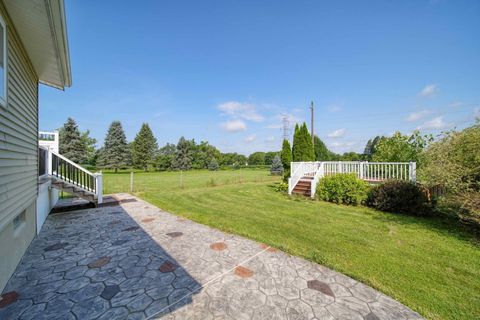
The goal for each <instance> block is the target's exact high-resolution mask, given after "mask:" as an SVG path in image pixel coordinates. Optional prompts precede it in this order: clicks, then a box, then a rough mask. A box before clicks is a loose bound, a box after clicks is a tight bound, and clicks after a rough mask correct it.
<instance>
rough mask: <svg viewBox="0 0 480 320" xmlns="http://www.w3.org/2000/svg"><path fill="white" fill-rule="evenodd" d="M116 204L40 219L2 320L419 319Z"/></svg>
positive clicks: (310, 266)
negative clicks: (41, 226) (43, 220)
mask: <svg viewBox="0 0 480 320" xmlns="http://www.w3.org/2000/svg"><path fill="white" fill-rule="evenodd" d="M115 198H116V199H118V203H119V204H118V205H112V206H105V207H101V208H91V209H84V210H78V211H73V212H69V213H61V214H53V215H50V216H49V217H48V219H47V221H46V222H45V224H44V227H43V228H42V230H41V232H40V234H39V235H38V236H37V237H36V238H35V239H34V241H33V242H32V244H31V245H30V247H29V248H28V250H27V253H26V254H25V256H24V257H23V258H22V260H21V262H20V264H19V265H18V267H17V269H16V271H15V273H14V275H13V276H12V278H11V279H10V281H9V282H8V283H7V286H6V287H5V289H4V292H3V293H4V294H5V295H6V296H7V299H10V300H9V301H8V302H5V301H6V300H5V301H4V302H3V303H1V301H2V300H0V303H1V306H0V319H53V318H55V319H56V318H61V319H146V318H149V319H365V320H366V319H368V320H374V319H421V316H420V315H419V314H417V313H415V312H414V311H412V310H410V309H409V308H407V307H405V306H404V305H402V304H400V303H399V302H397V301H395V300H394V299H392V298H389V297H388V296H386V295H384V294H382V293H380V292H378V291H376V290H374V289H372V288H370V287H368V286H366V285H364V284H362V283H360V282H358V281H355V280H353V279H351V278H349V277H347V276H345V275H343V274H341V273H338V272H335V271H332V270H330V269H328V268H326V267H324V266H321V265H318V264H315V263H312V262H310V261H306V260H304V259H301V258H298V257H293V256H290V255H288V254H286V253H284V252H282V251H280V250H277V249H274V248H271V247H269V246H268V245H265V244H260V243H257V242H254V241H251V240H248V239H245V238H242V237H238V236H234V235H230V234H226V233H223V232H221V231H219V230H216V229H213V228H209V227H207V226H204V225H200V224H197V223H195V222H192V221H190V220H187V219H183V218H178V217H176V216H174V215H171V214H169V213H167V212H165V211H162V210H160V209H158V208H156V207H154V206H153V205H150V204H148V203H147V202H145V201H143V200H140V199H137V198H135V197H133V196H131V195H128V194H118V195H115ZM134 227H137V228H135V229H132V228H134ZM126 229H130V230H131V231H130V232H129V231H124V230H126ZM218 243H223V244H224V245H225V248H223V249H222V250H216V249H213V248H212V247H211V246H212V245H213V244H218ZM214 247H216V246H214ZM47 248H48V249H50V250H46V249H47ZM319 249H321V248H319ZM10 292H15V293H16V295H13V294H11V293H10ZM13 296H15V297H13Z"/></svg>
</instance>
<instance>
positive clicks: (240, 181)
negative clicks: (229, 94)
mask: <svg viewBox="0 0 480 320" xmlns="http://www.w3.org/2000/svg"><path fill="white" fill-rule="evenodd" d="M104 180H105V189H106V190H105V191H106V193H114V192H128V191H129V188H130V182H129V175H128V174H105V178H104ZM278 180H279V178H276V177H271V176H269V175H268V173H267V172H266V171H263V170H238V171H218V172H208V171H190V172H187V173H183V188H181V187H180V173H178V172H165V173H136V174H135V185H134V188H135V194H136V195H138V196H139V197H141V198H143V199H145V200H147V201H149V202H151V203H152V204H155V205H156V206H158V207H160V208H162V209H164V210H167V211H169V212H172V213H174V214H177V215H181V216H184V217H187V218H189V219H191V220H194V221H197V222H200V223H203V224H206V225H209V226H212V227H215V228H218V229H221V230H224V231H226V232H231V233H236V234H239V235H242V236H245V237H248V238H251V239H254V240H257V241H260V242H264V243H267V244H269V245H271V246H275V247H277V248H280V249H281V250H284V251H286V252H288V253H291V254H294V255H297V256H302V257H305V258H307V259H310V260H312V261H315V262H318V263H320V264H323V265H326V266H329V267H331V268H333V269H335V270H337V271H340V272H343V273H345V274H347V275H349V276H351V277H353V278H355V279H358V280H360V281H362V282H364V283H366V284H369V285H371V286H372V287H374V288H376V289H378V290H380V291H382V292H384V293H386V294H387V295H390V296H392V297H394V298H396V299H397V300H399V301H401V302H402V303H404V304H405V305H407V306H409V307H410V308H412V309H414V310H416V311H417V312H419V313H420V314H422V315H423V316H425V317H427V318H431V319H479V318H480V247H479V245H478V242H475V240H474V239H473V238H472V237H471V236H469V235H468V234H467V233H464V232H462V231H461V229H459V228H458V227H456V226H455V224H453V223H452V222H448V221H445V220H441V219H438V218H417V217H408V216H402V215H395V214H389V213H383V212H377V211H374V210H370V209H367V208H363V207H346V206H339V205H334V204H330V203H325V202H319V201H310V200H308V199H303V198H301V199H300V198H289V197H288V196H285V195H282V194H280V193H277V192H275V191H274V190H273V188H272V184H274V182H275V181H278Z"/></svg>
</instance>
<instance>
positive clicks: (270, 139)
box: [265, 136, 275, 142]
mask: <svg viewBox="0 0 480 320" xmlns="http://www.w3.org/2000/svg"><path fill="white" fill-rule="evenodd" d="M265 141H267V142H273V141H275V137H274V136H270V137H267V139H265Z"/></svg>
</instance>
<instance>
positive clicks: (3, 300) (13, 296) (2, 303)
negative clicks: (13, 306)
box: [0, 291, 18, 309]
mask: <svg viewBox="0 0 480 320" xmlns="http://www.w3.org/2000/svg"><path fill="white" fill-rule="evenodd" d="M17 298H18V293H17V292H16V291H10V292H6V293H4V294H2V295H1V296H0V309H1V308H3V307H6V306H8V305H9V304H10V303H12V302H15V301H17Z"/></svg>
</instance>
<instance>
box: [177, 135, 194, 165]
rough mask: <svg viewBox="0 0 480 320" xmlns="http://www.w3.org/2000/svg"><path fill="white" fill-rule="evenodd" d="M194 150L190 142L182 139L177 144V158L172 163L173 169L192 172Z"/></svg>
mask: <svg viewBox="0 0 480 320" xmlns="http://www.w3.org/2000/svg"><path fill="white" fill-rule="evenodd" d="M192 158H193V150H192V145H191V143H190V141H188V140H186V139H185V138H184V137H181V138H180V140H178V143H177V150H176V152H175V158H174V159H173V162H172V167H173V169H176V170H190V168H191V167H192Z"/></svg>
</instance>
